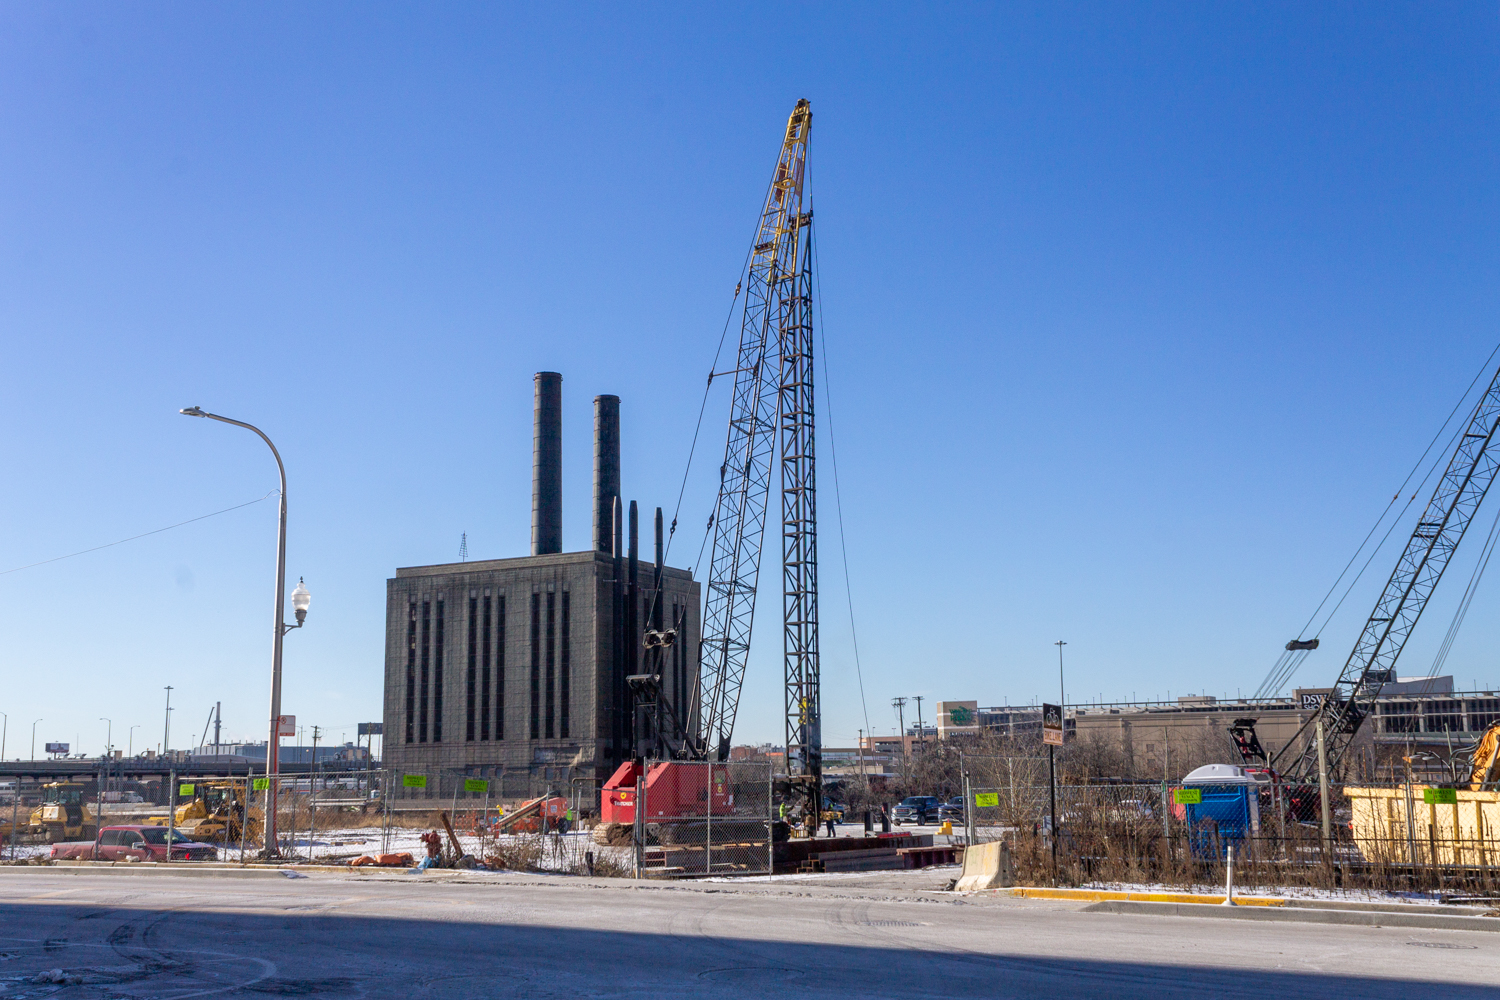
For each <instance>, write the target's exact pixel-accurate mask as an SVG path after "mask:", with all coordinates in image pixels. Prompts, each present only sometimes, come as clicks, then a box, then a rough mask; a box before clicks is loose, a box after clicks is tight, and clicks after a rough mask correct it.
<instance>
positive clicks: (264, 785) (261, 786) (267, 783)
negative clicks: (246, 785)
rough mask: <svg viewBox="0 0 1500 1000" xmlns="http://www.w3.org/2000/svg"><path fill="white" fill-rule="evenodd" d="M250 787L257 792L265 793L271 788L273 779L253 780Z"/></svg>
mask: <svg viewBox="0 0 1500 1000" xmlns="http://www.w3.org/2000/svg"><path fill="white" fill-rule="evenodd" d="M250 787H252V788H253V789H255V790H256V791H257V792H263V791H265V790H266V789H268V788H270V787H271V779H270V778H253V779H251V781H250Z"/></svg>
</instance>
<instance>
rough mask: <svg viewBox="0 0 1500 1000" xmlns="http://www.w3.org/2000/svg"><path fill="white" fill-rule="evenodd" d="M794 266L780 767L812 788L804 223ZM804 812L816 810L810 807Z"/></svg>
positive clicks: (784, 342)
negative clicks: (783, 733)
mask: <svg viewBox="0 0 1500 1000" xmlns="http://www.w3.org/2000/svg"><path fill="white" fill-rule="evenodd" d="M811 214H812V213H810V212H809V213H808V218H807V220H806V222H805V223H804V228H805V229H806V236H805V238H804V241H803V252H802V267H801V269H800V271H799V272H798V273H796V274H794V275H790V276H789V277H788V279H787V284H788V285H789V286H790V287H791V288H792V294H789V295H785V296H783V297H782V300H781V309H782V312H781V316H780V326H781V330H780V336H779V338H778V339H779V341H780V344H781V388H780V393H779V400H778V403H777V412H778V414H779V418H780V421H781V554H782V559H781V567H782V584H783V586H782V611H783V615H782V622H783V639H782V648H783V653H784V656H785V658H786V671H785V677H786V768H787V774H789V775H792V776H794V777H795V776H798V775H801V776H805V777H808V778H810V779H812V780H813V782H814V785H816V784H817V783H818V782H819V781H820V780H821V778H822V774H823V760H822V757H823V738H822V715H821V708H820V705H819V690H818V679H819V673H818V517H817V506H818V505H817V497H818V485H817V474H816V472H817V469H816V462H815V452H816V448H815V444H816V436H815V433H814V431H815V428H814V422H813V317H812V311H813V310H812V225H811ZM812 808H813V809H814V810H816V809H817V808H818V806H817V804H816V802H814V804H813V806H812Z"/></svg>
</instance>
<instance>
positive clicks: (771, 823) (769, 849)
mask: <svg viewBox="0 0 1500 1000" xmlns="http://www.w3.org/2000/svg"><path fill="white" fill-rule="evenodd" d="M20 787H21V783H20V781H17V782H16V788H17V789H19V788H20ZM775 874H776V781H775V778H774V777H773V776H772V774H771V764H770V762H769V761H768V762H767V763H766V878H770V877H771V876H772V875H775Z"/></svg>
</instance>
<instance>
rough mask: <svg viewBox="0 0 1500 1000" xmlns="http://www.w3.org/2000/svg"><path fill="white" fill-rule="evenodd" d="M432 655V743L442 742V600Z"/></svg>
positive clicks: (439, 600) (438, 612)
mask: <svg viewBox="0 0 1500 1000" xmlns="http://www.w3.org/2000/svg"><path fill="white" fill-rule="evenodd" d="M434 646H435V647H436V648H435V649H434V650H433V654H432V742H434V743H441V742H443V599H442V598H441V597H439V598H438V602H437V642H436V643H434Z"/></svg>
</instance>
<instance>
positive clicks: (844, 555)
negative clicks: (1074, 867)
mask: <svg viewBox="0 0 1500 1000" xmlns="http://www.w3.org/2000/svg"><path fill="white" fill-rule="evenodd" d="M808 204H809V206H811V204H812V202H811V199H809V201H808ZM808 242H809V243H811V244H812V248H813V254H812V258H813V259H812V264H813V282H814V284H815V285H816V286H817V290H818V295H817V300H818V342H819V344H820V345H821V346H822V354H823V410H824V412H825V413H826V414H827V418H826V419H827V424H828V457H829V458H830V459H832V461H833V505H834V510H835V511H837V513H838V517H839V556H840V558H841V561H842V562H843V565H844V597H845V599H846V600H847V601H848V604H849V635H850V638H851V639H852V640H853V644H854V676H855V677H857V678H858V679H859V705H860V708H861V709H862V710H863V712H864V716H865V732H867V733H869V734H870V735H871V736H874V735H875V731H874V730H873V729H871V728H870V706H869V704H868V703H867V702H866V701H865V673H864V669H863V667H862V666H861V665H860V662H859V632H858V631H857V630H856V629H855V627H854V592H853V590H852V589H851V588H850V585H849V543H848V542H847V541H845V539H844V499H843V496H842V494H841V493H840V491H839V450H838V446H837V445H835V444H834V440H833V393H832V391H831V390H830V388H829V381H830V380H829V377H828V334H827V333H826V332H825V331H826V329H827V323H826V322H825V321H824V319H823V294H822V292H823V269H822V265H821V263H820V262H819V260H818V244H817V241H815V240H809V241H808Z"/></svg>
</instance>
